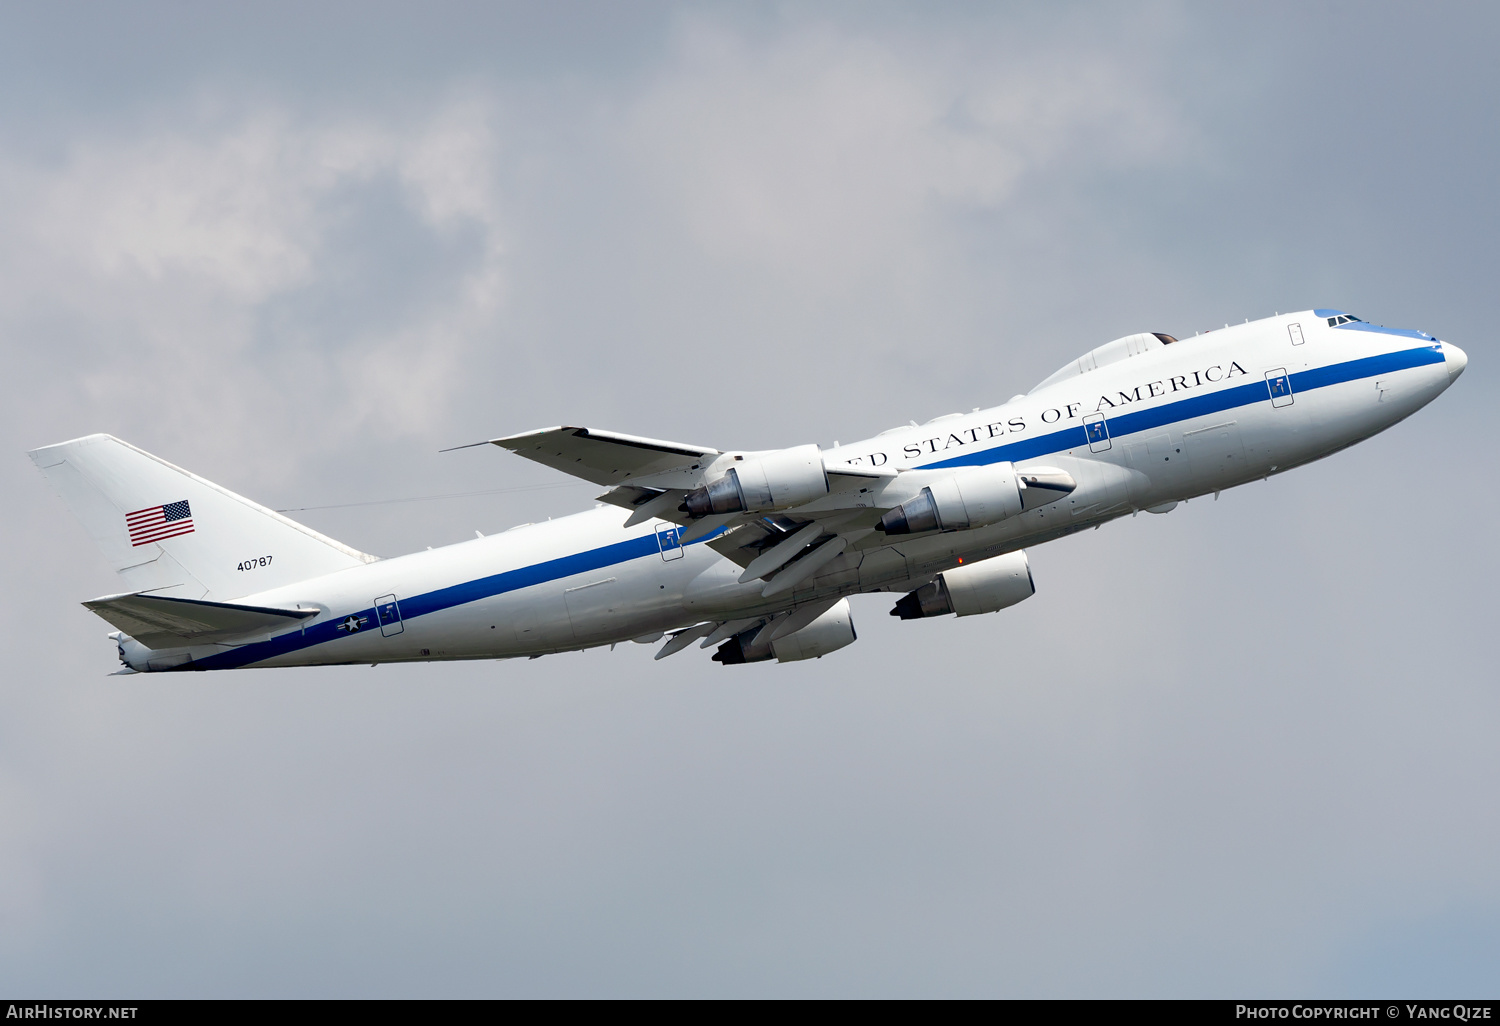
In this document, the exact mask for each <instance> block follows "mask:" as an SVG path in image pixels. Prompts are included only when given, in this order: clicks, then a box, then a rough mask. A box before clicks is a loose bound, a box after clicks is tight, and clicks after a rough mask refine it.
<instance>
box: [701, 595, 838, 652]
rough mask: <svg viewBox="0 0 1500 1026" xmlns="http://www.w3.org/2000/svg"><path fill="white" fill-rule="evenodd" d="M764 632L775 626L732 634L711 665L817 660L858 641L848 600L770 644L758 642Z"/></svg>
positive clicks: (768, 642)
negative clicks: (768, 660)
mask: <svg viewBox="0 0 1500 1026" xmlns="http://www.w3.org/2000/svg"><path fill="white" fill-rule="evenodd" d="M768 629H769V630H771V631H774V630H775V623H774V622H773V623H772V624H770V625H769V627H768V628H767V627H755V628H752V629H750V630H748V631H745V632H743V633H741V634H736V635H735V636H734V637H732V638H730V639H729V640H728V641H726V642H724V644H722V645H720V646H719V650H718V651H717V652H715V653H714V655H713V659H714V662H716V663H723V664H724V665H725V666H731V665H733V664H734V663H758V662H761V661H762V660H765V659H770V658H772V657H774V658H775V659H776V661H777V662H781V663H792V662H796V661H797V660H799V659H821V658H822V657H823V656H826V655H827V654H828V653H829V652H837V651H838V650H839V649H841V648H843V647H844V646H845V645H852V644H854V642H855V640H856V639H857V638H858V635H856V634H855V633H854V619H853V617H852V616H850V613H849V600H848V599H839V601H838V604H837V605H835V606H834V607H833V608H832V609H830V610H828V612H826V613H824V614H823V615H822V616H820V617H818V618H817V619H816V620H814V621H813V622H812V623H810V624H808V625H807V626H806V627H803V628H802V629H801V630H798V631H793V632H792V633H791V634H788V635H787V636H786V637H783V638H776V639H775V640H772V641H763V640H761V635H763V634H765V633H766V631H767V630H768Z"/></svg>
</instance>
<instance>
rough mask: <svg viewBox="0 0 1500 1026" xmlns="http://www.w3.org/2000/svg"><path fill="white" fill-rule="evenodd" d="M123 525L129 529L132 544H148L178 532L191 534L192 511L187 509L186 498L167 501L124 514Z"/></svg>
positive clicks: (173, 536) (176, 534) (175, 534)
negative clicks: (164, 503) (160, 504)
mask: <svg viewBox="0 0 1500 1026" xmlns="http://www.w3.org/2000/svg"><path fill="white" fill-rule="evenodd" d="M125 526H126V527H127V528H129V529H130V544H131V545H132V546H137V545H150V544H151V543H152V542H159V541H162V540H164V539H167V538H175V537H177V536H178V535H179V534H192V533H193V511H192V510H190V509H188V503H187V500H186V499H183V500H182V501H181V502H169V503H167V504H166V505H165V506H151V507H149V508H148V509H138V510H136V511H135V512H134V513H127V514H125Z"/></svg>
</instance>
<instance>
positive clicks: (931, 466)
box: [922, 346, 1443, 470]
mask: <svg viewBox="0 0 1500 1026" xmlns="http://www.w3.org/2000/svg"><path fill="white" fill-rule="evenodd" d="M1442 362H1443V354H1442V353H1441V352H1440V351H1439V350H1437V349H1436V348H1434V347H1430V346H1429V347H1425V348H1422V349H1404V350H1402V351H1400V352H1397V353H1382V354H1381V355H1379V356H1369V357H1365V358H1364V359H1361V360H1349V361H1348V362H1346V363H1335V364H1331V365H1329V366H1327V367H1314V368H1312V369H1311V370H1305V371H1298V372H1297V373H1295V374H1292V375H1290V378H1291V382H1292V392H1293V393H1294V394H1295V393H1297V392H1309V391H1312V390H1313V389H1315V388H1326V387H1328V386H1329V385H1339V384H1343V383H1344V382H1346V381H1358V380H1359V379H1361V378H1370V377H1374V376H1375V375H1377V374H1390V373H1393V372H1395V371H1399V370H1408V369H1410V368H1412V367H1423V366H1426V365H1427V364H1431V363H1442ZM1270 398H1271V393H1270V391H1269V389H1267V387H1266V383H1265V382H1264V381H1248V382H1246V383H1245V384H1243V385H1235V386H1234V387H1232V388H1224V389H1220V390H1219V391H1217V392H1210V393H1209V394H1207V395H1197V396H1193V397H1192V398H1190V399H1179V400H1177V401H1176V402H1172V403H1163V404H1162V405H1161V406H1153V407H1152V408H1151V409H1149V410H1141V411H1139V412H1137V413H1121V414H1115V415H1113V416H1106V422H1107V423H1108V425H1109V434H1110V437H1112V438H1119V437H1121V436H1122V435H1133V434H1135V433H1137V432H1139V431H1150V430H1151V429H1152V428H1159V427H1165V426H1166V425H1168V424H1176V423H1180V422H1181V421H1185V420H1193V419H1194V418H1196V417H1207V416H1209V415H1210V414H1214V413H1223V412H1224V411H1225V410H1232V409H1235V408H1237V407H1240V406H1253V405H1254V404H1256V403H1259V402H1265V401H1268V400H1269V399H1270ZM1086 445H1088V439H1087V438H1086V437H1085V436H1084V433H1083V427H1082V426H1079V427H1070V428H1063V429H1062V430H1060V431H1054V432H1052V433H1051V434H1047V435H1041V436H1040V437H1037V438H1028V439H1027V440H1025V441H1024V442H1008V443H1006V444H1003V445H997V446H995V447H993V448H990V449H983V450H980V451H979V452H972V453H966V454H965V455H963V456H954V457H953V458H951V459H946V460H940V461H939V462H937V463H927V464H924V465H923V467H922V469H923V470H942V469H944V468H946V467H974V466H984V465H986V464H989V463H999V462H1001V461H1004V460H1009V461H1010V462H1012V463H1018V462H1020V461H1021V460H1029V459H1033V458H1035V457H1037V456H1050V455H1051V454H1052V453H1056V452H1064V451H1066V450H1068V449H1081V448H1083V447H1084V446H1086Z"/></svg>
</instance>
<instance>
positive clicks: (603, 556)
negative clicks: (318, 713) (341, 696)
mask: <svg viewBox="0 0 1500 1026" xmlns="http://www.w3.org/2000/svg"><path fill="white" fill-rule="evenodd" d="M1443 359H1444V357H1443V354H1442V352H1441V351H1440V350H1439V349H1438V348H1437V347H1435V346H1426V347H1423V348H1420V349H1407V350H1403V351H1401V352H1396V353H1384V354H1381V355H1379V356H1370V357H1366V358H1364V359H1361V360H1350V361H1348V362H1345V363H1336V364H1332V365H1330V366H1327V367H1315V368H1312V369H1311V370H1305V371H1299V372H1297V373H1295V374H1292V375H1290V377H1291V383H1292V391H1293V393H1296V392H1307V391H1311V390H1312V389H1315V388H1326V387H1328V386H1329V385H1338V384H1342V383H1343V382H1346V381H1356V380H1359V379H1361V378H1369V377H1374V376H1375V375H1377V374H1389V373H1393V372H1395V371H1400V370H1408V369H1411V368H1413V367H1423V366H1426V365H1428V364H1432V363H1441V362H1442V361H1443ZM1270 398H1271V395H1270V391H1269V390H1268V388H1267V387H1266V383H1265V382H1264V381H1250V382H1246V383H1245V384H1243V385H1235V386H1234V387H1232V388H1224V389H1220V390H1219V391H1217V392H1212V393H1209V394H1208V395H1199V396H1193V397H1192V398H1190V399H1179V400H1177V401H1176V402H1172V403H1166V404H1163V405H1161V406H1156V407H1153V408H1151V409H1149V410H1141V411H1139V412H1136V413H1124V414H1119V415H1117V416H1112V417H1109V418H1108V423H1109V433H1110V435H1111V436H1112V437H1115V438H1118V437H1120V436H1122V435H1129V434H1135V433H1136V432H1139V431H1149V430H1151V429H1152V428H1158V427H1163V426H1165V425H1167V424H1174V423H1178V422H1180V421H1185V420H1192V419H1194V418H1196V417H1205V416H1208V415H1210V414H1214V413H1222V412H1223V411H1225V410H1231V409H1234V408H1236V407H1240V406H1252V405H1254V404H1255V403H1259V402H1268V401H1270ZM1087 445H1088V439H1087V438H1086V437H1084V431H1083V428H1082V427H1081V426H1080V427H1070V428H1063V429H1062V430H1060V431H1053V432H1051V433H1050V434H1046V435H1042V436H1040V437H1037V438H1031V439H1027V440H1026V441H1022V442H1009V443H1006V444H1003V445H997V446H995V447H993V448H990V449H985V450H982V451H980V452H974V453H969V454H967V455H964V456H956V457H954V458H952V459H948V460H942V461H939V462H936V463H928V464H924V465H923V467H922V469H924V470H938V469H942V468H945V467H964V466H980V465H984V464H989V463H999V462H1001V461H1003V460H1009V461H1011V462H1013V463H1014V462H1018V461H1020V460H1027V459H1032V458H1034V457H1037V456H1047V455H1051V454H1052V453H1058V452H1065V451H1066V450H1068V449H1078V448H1083V447H1085V446H1087ZM721 531H722V528H721V529H720V531H715V532H714V533H713V534H710V535H708V536H707V537H704V538H699V539H697V541H695V542H692V543H690V544H701V543H702V542H706V541H708V540H709V539H711V538H714V537H716V536H717V535H718V534H719V533H721ZM659 551H660V548H659V543H658V542H657V539H656V535H655V534H648V535H645V536H643V537H639V538H630V539H627V540H625V541H622V542H615V543H613V544H610V545H604V546H601V547H600V548H597V549H588V550H587V551H584V552H575V553H572V554H570V555H567V556H561V557H559V558H557V559H549V560H546V561H545V562H542V563H534V564H532V565H531V566H523V567H519V568H517V569H515V570H507V571H505V572H503V573H498V574H491V575H490V576H488V577H480V578H478V579H476V580H472V581H465V582H464V583H462V584H455V585H452V586H451V587H447V588H439V589H438V590H436V591H429V592H427V593H425V594H422V595H413V596H411V597H410V598H404V599H399V600H398V601H399V604H400V608H401V618H402V619H403V620H414V619H416V618H417V617H421V616H426V615H428V614H429V613H438V612H442V611H443V610H445V609H452V608H453V607H455V606H462V605H467V604H468V603H470V602H477V601H479V600H481V599H486V598H492V597H494V596H496V595H503V594H505V593H506V592H511V591H518V590H520V589H522V588H530V587H532V586H533V585H537V584H545V583H547V582H548V581H556V580H561V579H562V578H564V577H572V576H573V575H574V574H582V573H588V572H589V571H591V570H602V569H604V568H605V567H608V566H615V565H617V564H620V563H625V562H628V561H630V560H632V559H640V558H642V557H645V556H653V555H656V554H658V552H659ZM354 615H355V616H357V617H364V618H366V619H367V620H368V625H367V626H366V627H364V628H363V629H362V630H361V631H360V633H365V632H366V631H371V630H376V629H378V624H379V619H378V617H377V616H376V612H375V609H374V607H373V606H372V607H371V608H369V609H365V610H361V611H360V612H358V613H356V614H354ZM343 622H344V621H343V619H338V620H328V621H324V622H322V623H316V624H313V625H312V626H310V627H308V628H306V629H305V630H303V631H300V632H298V633H295V634H284V635H281V636H280V637H276V638H270V639H269V640H266V641H258V642H255V643H253V644H249V645H242V646H240V647H239V648H235V649H231V650H229V651H227V652H219V653H216V654H214V655H211V656H206V657H204V658H202V659H198V660H195V661H194V662H192V663H190V664H188V665H186V666H184V667H182V669H193V670H225V669H231V668H233V667H238V666H247V665H249V664H251V663H258V662H263V661H265V660H267V659H274V658H276V657H277V656H282V655H287V654H288V653H291V652H296V651H299V650H301V649H305V648H311V647H312V646H314V645H321V644H324V643H325V642H329V641H337V640H338V639H340V638H345V637H349V636H350V635H349V634H347V633H345V632H344V631H343V630H342V629H340V626H339V625H340V624H341V623H343Z"/></svg>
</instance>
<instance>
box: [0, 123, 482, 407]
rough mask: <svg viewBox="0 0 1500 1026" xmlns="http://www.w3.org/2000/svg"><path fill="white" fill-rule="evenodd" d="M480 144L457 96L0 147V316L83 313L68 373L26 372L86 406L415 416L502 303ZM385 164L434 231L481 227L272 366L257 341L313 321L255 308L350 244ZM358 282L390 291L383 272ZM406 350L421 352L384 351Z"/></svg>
mask: <svg viewBox="0 0 1500 1026" xmlns="http://www.w3.org/2000/svg"><path fill="white" fill-rule="evenodd" d="M496 150H497V138H496V132H495V128H494V125H493V122H492V118H491V117H490V113H489V110H488V108H487V106H486V104H485V103H484V102H483V99H482V97H478V98H476V97H475V96H473V95H469V96H465V97H460V98H458V99H455V100H452V101H449V102H447V103H444V104H439V105H437V106H435V107H434V108H433V109H432V110H430V111H428V112H426V114H425V116H423V117H420V118H418V119H416V122H415V123H411V122H410V121H409V120H406V121H403V120H399V119H396V118H394V117H393V118H388V119H384V120H382V119H379V118H374V117H368V116H350V117H344V118H324V119H316V118H309V117H303V116H297V115H295V114H292V113H288V112H286V111H282V110H258V111H252V112H248V113H245V114H243V115H241V116H239V117H237V118H229V119H223V120H220V121H217V122H213V123H209V124H204V123H202V122H201V121H195V120H194V119H192V118H189V117H186V116H183V117H181V118H180V119H178V120H176V121H174V122H173V123H171V124H164V125H162V126H160V127H158V128H156V129H154V130H151V131H146V132H141V133H137V134H135V135H130V136H123V137H106V138H97V137H96V138H92V139H88V140H86V141H81V142H79V143H78V144H77V145H75V146H73V147H72V148H71V149H69V150H68V151H67V152H66V155H65V156H64V157H63V158H62V159H61V160H60V161H59V162H58V164H57V165H56V166H54V167H41V166H38V165H37V164H34V163H33V164H21V163H18V162H16V161H14V160H12V161H10V162H9V163H8V164H7V165H4V166H0V176H3V180H4V181H6V183H7V185H8V188H7V189H6V194H7V195H8V196H9V201H8V202H7V203H6V207H7V209H6V210H5V219H6V223H7V225H8V226H9V230H8V231H7V233H6V235H5V237H4V240H3V241H0V266H3V267H5V268H6V269H7V271H8V272H9V273H7V274H5V275H4V279H3V282H0V317H4V318H6V319H7V320H9V321H10V324H9V325H8V326H7V327H8V328H9V331H8V334H10V335H12V336H15V335H17V334H21V333H23V332H24V330H25V329H24V327H23V326H24V325H26V324H28V323H35V322H37V321H45V320H47V319H48V318H66V319H68V320H70V321H73V322H75V323H76V322H79V321H82V322H84V323H85V324H87V325H88V328H87V330H86V331H85V332H84V333H83V334H84V335H85V336H87V337H90V338H91V339H92V340H93V344H92V345H87V344H86V345H82V346H80V347H79V350H78V351H77V352H76V353H74V354H72V355H73V356H74V357H75V359H74V361H73V362H72V363H71V365H70V367H69V370H70V371H71V373H69V374H66V375H62V376H56V375H39V377H40V378H41V380H40V381H39V382H38V385H39V387H43V388H57V389H63V390H66V389H69V388H73V387H78V388H81V390H82V392H83V394H84V395H86V396H88V397H89V399H90V400H92V401H93V402H95V403H98V404H101V407H102V408H108V407H109V406H110V404H111V403H116V402H118V401H119V400H120V399H121V398H126V399H128V398H130V397H135V398H136V399H139V398H140V397H143V396H154V395H161V394H171V395H173V396H174V402H173V403H172V409H173V410H174V411H176V413H177V414H178V415H182V416H184V417H186V418H188V419H190V420H198V421H200V422H201V421H202V420H203V418H204V417H205V416H212V417H214V418H217V419H219V420H221V421H227V423H229V424H230V425H231V426H233V425H235V424H239V425H240V426H243V427H249V426H250V424H251V423H252V422H253V423H255V424H256V425H257V426H263V425H265V424H266V422H267V421H270V422H271V423H273V424H274V423H276V422H278V421H279V422H280V423H282V424H283V425H285V426H287V427H290V426H292V425H291V424H290V421H291V420H292V419H294V418H293V416H292V415H290V413H289V411H290V410H291V409H294V408H296V407H297V406H299V405H301V404H305V403H307V402H310V401H313V400H316V401H317V402H319V403H321V404H323V406H324V408H325V411H326V412H327V413H328V414H330V417H329V420H330V422H332V423H335V424H339V425H341V426H342V427H343V429H344V430H347V431H355V430H358V431H368V430H370V429H371V428H372V426H374V425H372V420H374V419H375V418H373V416H372V415H373V413H374V412H375V411H377V410H378V411H382V412H383V414H384V416H383V417H382V418H379V419H380V420H381V421H382V422H383V423H384V424H385V425H386V427H383V428H382V427H379V426H374V427H375V430H389V425H390V424H393V423H402V422H405V423H407V424H410V423H411V422H412V421H414V420H416V421H420V420H422V419H424V418H430V417H431V416H434V415H436V414H437V413H438V412H439V411H441V410H442V408H443V403H444V400H445V398H446V397H447V395H448V393H449V391H450V389H451V387H452V384H453V383H454V381H455V380H456V378H457V376H458V366H459V364H460V352H461V350H462V349H463V347H464V346H465V345H466V344H468V343H469V342H470V341H472V339H473V338H474V337H475V334H476V332H477V331H480V330H482V328H483V327H484V326H485V325H486V324H487V323H488V322H489V321H490V320H491V319H492V318H493V317H494V316H495V315H496V313H497V312H498V311H499V309H500V308H501V306H502V299H503V294H504V293H503V286H504V263H503V261H504V245H503V241H502V240H503V235H504V225H503V219H502V215H501V212H500V202H499V197H498V194H497V188H496V185H495V181H494V178H495V161H496ZM381 181H387V182H391V183H394V189H395V191H396V192H397V193H398V194H399V196H400V198H401V202H402V203H403V204H404V205H405V207H406V208H407V214H406V215H405V216H407V217H409V218H410V219H412V220H414V221H415V222H416V223H417V224H418V225H420V227H421V230H422V231H424V232H426V233H427V234H428V235H430V236H431V237H432V239H433V240H434V244H438V245H440V244H442V242H443V241H444V240H449V239H452V238H455V237H460V236H462V237H465V238H470V239H477V243H476V244H473V245H471V247H470V251H468V252H467V255H466V256H465V257H464V259H463V262H462V266H461V267H460V268H459V269H458V273H457V274H455V275H453V280H452V281H449V282H445V283H444V284H443V286H442V289H443V295H442V296H441V297H440V298H439V299H438V300H434V299H433V298H432V297H430V296H422V295H413V296H412V297H410V300H409V302H407V303H406V304H405V305H404V306H401V307H400V309H399V310H398V311H397V315H396V316H395V317H394V318H393V319H392V320H391V321H389V322H388V323H383V324H378V325H373V326H371V325H369V324H359V323H358V322H357V318H351V319H350V320H351V321H352V323H351V324H349V325H348V326H347V328H346V330H343V331H341V332H340V334H339V335H338V336H336V337H323V338H319V339H318V340H317V344H316V345H313V346H305V347H304V348H303V351H302V353H301V357H300V359H301V362H302V367H301V368H300V370H296V369H293V370H292V371H291V372H289V371H288V369H287V368H284V367H276V366H274V365H273V364H274V363H275V362H276V361H274V360H273V359H272V358H271V357H269V356H268V353H267V350H268V349H270V350H275V349H276V348H277V347H281V346H288V345H294V344H297V343H302V342H305V341H306V338H305V336H306V334H307V332H308V331H309V329H310V328H311V327H313V326H312V325H310V324H308V323H306V321H305V319H304V320H303V321H302V322H297V323H291V324H282V325H280V326H279V327H277V328H273V329H268V328H267V327H266V325H265V323H264V318H265V317H266V315H267V312H268V311H269V310H272V309H273V308H274V304H276V303H279V302H285V301H288V300H290V299H293V298H295V297H297V296H299V295H304V294H306V293H307V292H310V291H312V292H315V291H316V290H318V289H321V288H326V287H327V286H328V283H329V282H330V281H334V280H337V279H338V278H339V272H340V271H342V270H343V269H344V268H345V267H346V266H349V265H351V264H353V263H355V262H356V261H355V260H352V259H351V257H355V258H357V257H359V256H360V255H362V254H358V253H351V252H348V251H346V250H341V249H340V248H339V246H340V245H341V244H342V245H347V244H346V243H340V242H339V232H340V231H342V230H344V229H345V228H347V226H348V222H349V219H350V217H351V216H354V217H358V216H359V215H360V212H359V211H358V210H357V209H356V210H355V211H354V213H353V214H351V211H350V206H349V205H350V203H351V202H353V203H355V204H356V207H357V204H358V202H359V196H360V190H361V189H365V188H368V187H371V186H372V185H373V184H375V183H379V182H381ZM386 213H387V212H384V211H377V212H375V214H374V215H373V217H372V220H374V221H380V220H381V218H382V215H384V214H386ZM377 230H379V229H378V226H377ZM424 270H425V269H424V268H421V267H418V266H414V267H413V274H414V276H420V275H421V273H422V272H423V271H424ZM399 285H400V283H399V282H398V283H396V286H395V287H397V288H399ZM373 291H375V292H376V293H386V294H387V295H385V296H383V298H385V299H387V300H388V299H389V298H390V297H389V295H388V294H389V292H390V291H391V287H390V286H387V285H385V284H384V283H379V284H378V287H376V288H375V289H374V290H373ZM351 313H357V311H351ZM322 327H324V328H325V330H326V326H322ZM268 336H269V337H268ZM413 347H415V350H414V349H413ZM412 351H416V352H420V354H421V359H420V360H418V361H401V360H390V359H384V358H383V357H385V356H387V355H389V354H391V353H398V352H412ZM330 385H332V387H330ZM97 412H101V408H96V413H97ZM268 414H269V415H268Z"/></svg>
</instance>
